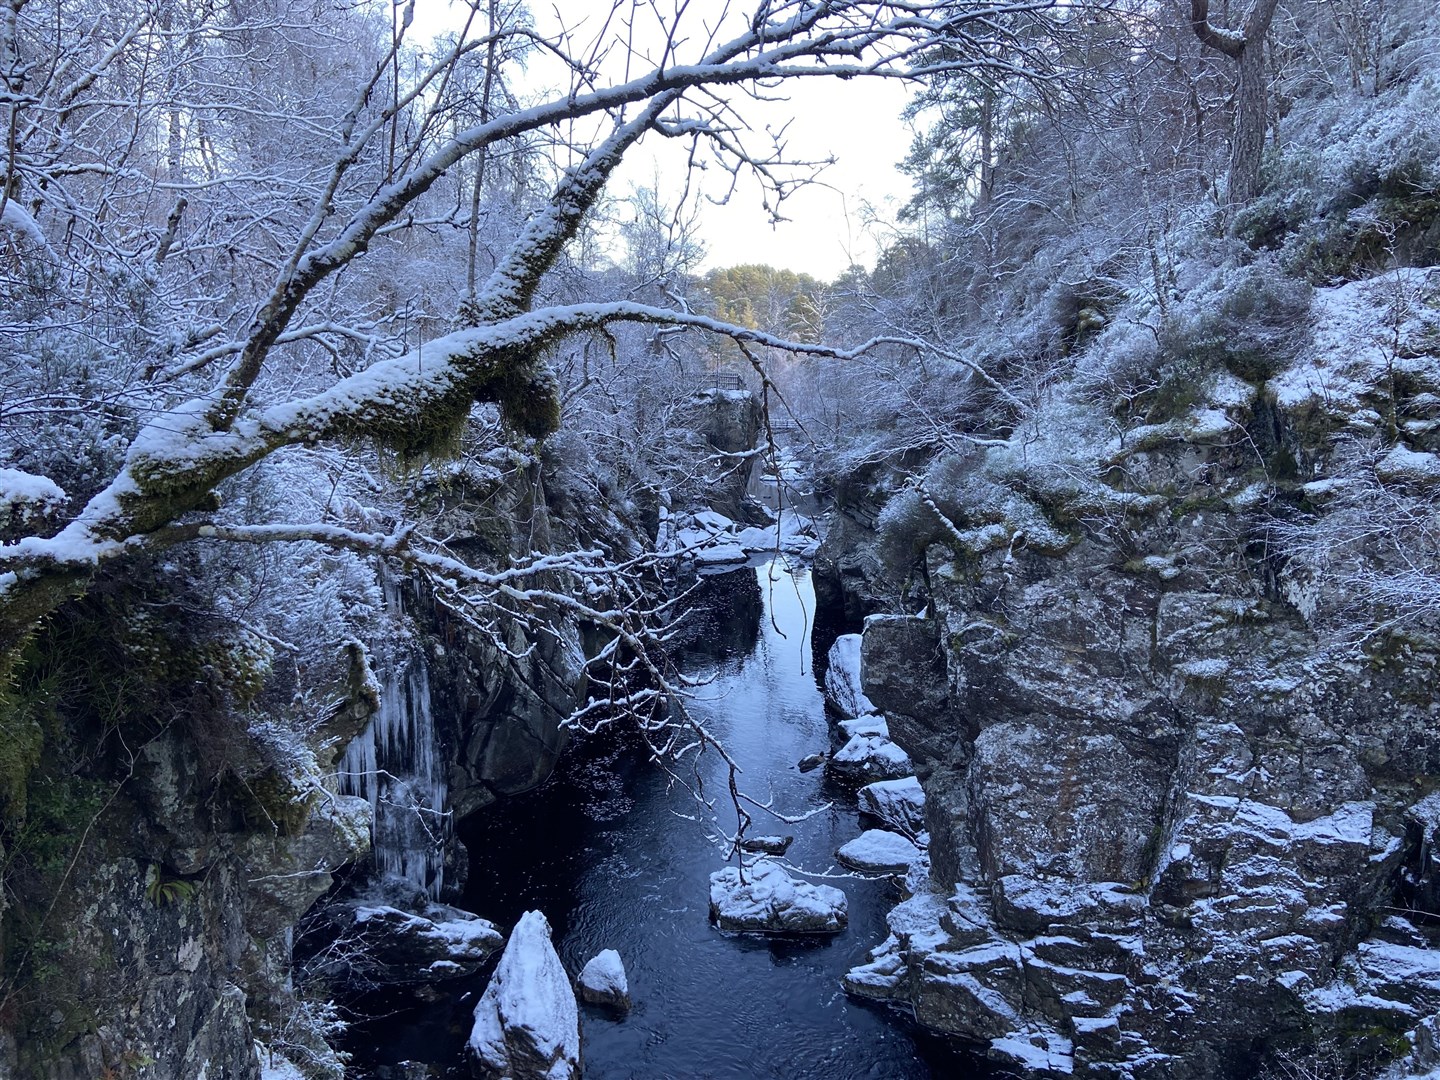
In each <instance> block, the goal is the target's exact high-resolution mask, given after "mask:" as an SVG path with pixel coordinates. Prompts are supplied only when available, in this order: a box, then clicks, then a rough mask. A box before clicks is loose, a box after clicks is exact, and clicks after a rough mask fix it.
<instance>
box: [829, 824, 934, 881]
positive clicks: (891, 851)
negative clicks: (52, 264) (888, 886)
mask: <svg viewBox="0 0 1440 1080" xmlns="http://www.w3.org/2000/svg"><path fill="white" fill-rule="evenodd" d="M922 854H923V853H922V852H921V851H920V849H919V848H918V847H916V846H915V845H914V844H913V843H911V842H910V841H909V840H907V839H906V838H905V837H903V836H901V835H900V834H899V833H893V832H886V831H885V830H884V829H866V830H865V831H864V832H863V833H861V834H860V835H859V836H857V837H856V838H855V839H854V840H851V841H850V842H849V843H848V844H844V845H843V846H842V847H841V848H840V850H839V851H837V852H836V853H835V857H836V858H838V859H839V860H840V861H841V862H842V863H844V864H845V865H846V866H849V867H853V868H854V869H856V870H866V871H869V872H870V873H874V874H903V873H905V872H906V871H908V870H909V869H910V866H911V864H912V863H914V862H915V861H916V860H918V859H920V858H921V856H922Z"/></svg>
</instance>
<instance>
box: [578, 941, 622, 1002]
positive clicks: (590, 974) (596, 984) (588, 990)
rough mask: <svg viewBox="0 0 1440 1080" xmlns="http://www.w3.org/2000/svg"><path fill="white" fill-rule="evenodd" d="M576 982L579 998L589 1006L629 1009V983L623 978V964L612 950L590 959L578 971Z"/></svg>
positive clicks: (617, 954)
mask: <svg viewBox="0 0 1440 1080" xmlns="http://www.w3.org/2000/svg"><path fill="white" fill-rule="evenodd" d="M577 982H578V985H579V987H580V997H581V998H583V999H584V1000H585V1001H588V1002H589V1003H590V1004H591V1005H608V1006H610V1007H611V1008H616V1009H628V1008H630V983H629V981H628V980H627V979H626V978H625V964H624V963H623V962H622V961H621V959H620V954H619V953H617V952H616V951H615V950H614V949H603V950H601V951H600V952H599V953H596V954H595V955H594V956H593V957H591V958H590V960H589V962H588V963H586V965H585V966H584V967H583V968H581V969H580V978H579V979H578V980H577Z"/></svg>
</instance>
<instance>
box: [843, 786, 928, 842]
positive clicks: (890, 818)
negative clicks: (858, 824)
mask: <svg viewBox="0 0 1440 1080" xmlns="http://www.w3.org/2000/svg"><path fill="white" fill-rule="evenodd" d="M857 796H858V798H859V800H860V809H861V811H862V812H863V813H866V814H869V815H870V816H871V817H876V818H879V819H880V820H881V821H883V822H884V823H885V824H886V825H888V826H889V827H890V828H892V829H894V830H895V831H896V832H901V833H904V834H905V835H906V836H914V835H915V834H916V833H918V832H920V831H921V830H922V829H924V828H925V791H924V789H923V788H922V787H921V786H920V781H919V780H917V779H915V777H913V776H905V777H901V778H900V779H899V780H877V781H876V782H875V783H873V784H866V785H865V786H864V787H862V788H861V789H860V791H859V792H858V793H857Z"/></svg>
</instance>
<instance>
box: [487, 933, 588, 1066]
mask: <svg viewBox="0 0 1440 1080" xmlns="http://www.w3.org/2000/svg"><path fill="white" fill-rule="evenodd" d="M467 1050H468V1052H469V1055H470V1063H471V1072H472V1073H473V1075H475V1076H477V1077H486V1078H500V1077H505V1078H507V1080H577V1078H578V1077H579V1076H580V1010H579V1008H578V1007H577V1006H576V1004H575V991H574V990H572V989H571V988H570V979H569V977H568V976H567V975H566V974H565V968H564V965H562V964H561V963H560V957H559V955H557V954H556V952H555V946H554V945H552V944H551V943H550V924H549V922H547V921H546V919H545V916H544V915H542V914H541V913H540V912H538V911H527V912H526V913H525V914H524V915H522V916H521V917H520V921H519V922H518V923H516V924H515V929H514V930H513V931H511V934H510V941H509V942H508V943H507V944H506V946H505V951H504V953H502V954H501V956H500V964H499V966H498V967H496V968H495V974H494V975H493V976H491V979H490V985H489V986H487V987H486V988H485V993H484V995H483V996H482V997H481V998H480V1002H479V1004H478V1005H476V1006H475V1025H474V1027H472V1028H471V1030H470V1039H469V1042H468V1043H467Z"/></svg>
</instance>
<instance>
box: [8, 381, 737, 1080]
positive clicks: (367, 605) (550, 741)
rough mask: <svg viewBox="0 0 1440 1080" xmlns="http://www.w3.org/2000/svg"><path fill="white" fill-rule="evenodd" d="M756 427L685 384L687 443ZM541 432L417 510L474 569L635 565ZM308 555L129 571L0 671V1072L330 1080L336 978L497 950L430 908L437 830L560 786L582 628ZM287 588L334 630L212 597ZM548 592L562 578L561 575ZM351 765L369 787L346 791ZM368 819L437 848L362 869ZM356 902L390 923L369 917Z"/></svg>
mask: <svg viewBox="0 0 1440 1080" xmlns="http://www.w3.org/2000/svg"><path fill="white" fill-rule="evenodd" d="M758 411H759V410H758V406H757V405H756V403H755V401H754V399H753V398H752V397H750V396H749V395H748V394H741V393H722V392H714V393H708V394H704V393H702V394H700V395H698V396H697V398H696V400H695V401H694V402H693V403H692V405H691V409H690V413H689V414H688V415H689V416H690V419H691V420H692V421H693V423H694V424H695V427H696V431H695V434H694V442H695V447H694V449H695V452H696V453H697V454H704V453H707V452H713V451H714V450H716V449H719V450H721V451H723V452H735V453H739V452H743V451H744V450H747V449H748V448H749V447H750V446H753V444H754V437H755V432H756V430H757V427H758ZM555 443H556V445H554V446H552V447H548V448H545V449H544V450H543V451H542V452H541V453H540V454H537V455H534V456H531V455H526V454H523V453H519V452H517V451H513V450H509V449H501V450H497V451H494V452H492V453H490V454H488V455H482V456H479V457H471V458H468V459H466V460H465V461H463V462H459V463H456V464H454V465H453V466H447V467H441V468H438V469H433V470H429V471H427V472H426V473H425V474H423V475H422V476H420V477H418V478H412V479H411V481H410V484H411V488H410V491H409V494H408V498H409V499H410V500H411V502H412V504H413V506H414V507H415V512H417V513H419V514H421V515H422V516H423V518H424V520H425V522H426V528H427V530H428V531H431V532H433V533H434V534H436V535H442V536H447V537H448V538H449V547H450V550H451V551H453V552H455V553H456V554H457V555H458V556H460V557H461V558H463V559H465V560H466V561H467V562H469V563H470V564H471V565H474V566H478V567H491V568H493V567H497V566H504V565H508V561H509V560H510V559H512V558H514V557H524V556H528V555H530V554H531V553H534V552H548V551H566V550H577V549H583V548H593V547H595V546H597V545H603V546H605V548H606V549H607V550H608V551H611V552H613V553H614V554H615V555H616V556H617V557H629V556H633V555H635V554H638V553H639V552H640V551H641V550H642V549H643V548H644V547H645V546H646V545H647V544H649V543H650V542H651V540H652V538H653V536H654V526H653V521H648V522H647V519H654V518H656V517H657V514H656V512H655V510H656V507H655V506H651V507H649V508H648V510H647V507H646V506H643V505H640V506H635V505H631V506H625V505H623V504H622V500H620V499H619V498H618V497H615V496H614V495H613V493H611V492H608V491H607V490H606V489H605V487H604V480H603V477H602V476H601V475H600V474H599V473H598V472H597V471H596V470H595V469H594V467H593V462H591V461H590V459H589V458H588V456H587V455H586V454H585V453H584V450H583V447H578V446H576V445H573V444H567V443H566V442H565V437H564V436H563V435H562V436H559V437H557V439H556V441H555ZM723 471H724V475H723V476H720V477H718V478H717V479H716V482H715V483H714V484H713V485H710V486H711V487H712V488H713V490H714V491H715V493H716V494H717V497H720V498H722V499H726V500H729V502H734V503H735V504H736V505H738V503H739V500H740V499H742V498H743V492H744V483H745V473H744V472H741V471H738V470H735V469H732V468H730V467H729V466H728V465H727V466H726V467H725V469H724V470H723ZM653 497H654V499H655V501H656V502H657V504H658V499H659V495H658V493H653ZM727 505H728V503H727ZM339 512H340V513H342V514H344V513H355V514H360V515H362V520H363V514H364V513H366V511H361V510H353V509H347V508H345V507H343V506H342V507H340V508H339ZM367 524H368V523H367ZM211 554H212V555H213V554H214V553H211ZM206 558H207V559H209V558H210V556H208V555H207V556H206ZM261 558H262V560H263V559H268V558H269V554H268V553H267V554H266V555H264V556H262V557H261ZM299 559H300V561H299V562H297V563H294V564H289V563H284V562H283V560H282V562H281V563H280V564H278V568H277V567H276V566H271V565H270V564H269V563H266V562H264V561H262V562H259V563H255V564H249V563H244V562H240V563H232V562H231V561H229V557H228V556H227V555H226V554H224V553H221V554H220V555H219V557H218V558H215V559H213V560H211V561H208V562H207V561H206V560H205V559H201V558H200V557H199V556H198V555H196V554H195V553H182V554H180V555H177V556H176V557H175V558H173V559H172V560H170V561H169V562H167V563H165V564H163V565H150V564H145V565H142V566H139V567H130V568H128V571H127V575H128V576H126V577H119V576H117V577H116V578H115V580H113V581H106V582H101V583H98V584H97V585H96V586H95V587H94V588H92V590H91V592H90V594H89V595H88V596H87V598H86V599H85V600H83V601H80V602H79V603H77V604H76V605H74V606H73V607H71V608H69V609H66V611H65V612H64V613H62V615H61V616H58V617H57V618H56V619H54V620H53V621H52V622H51V623H50V624H49V625H47V626H46V627H44V628H42V629H41V631H40V632H38V633H37V634H36V635H35V638H34V640H33V641H32V643H31V644H30V646H29V647H28V648H27V652H26V654H25V657H24V658H23V662H22V663H21V664H20V665H19V666H18V667H17V669H16V670H15V671H13V672H11V673H9V675H10V679H9V685H8V687H7V689H6V692H5V693H4V694H3V695H0V734H3V736H4V739H3V742H0V825H3V828H0V885H3V889H0V916H3V918H0V956H3V965H0V1077H3V1078H4V1080H10V1078H12V1077H13V1078H15V1080H82V1078H83V1080H95V1078H96V1077H102V1076H104V1077H111V1076H114V1077H123V1078H125V1080H155V1078H164V1080H202V1078H207V1077H208V1078H210V1080H214V1078H215V1077H225V1078H227V1080H230V1078H234V1080H255V1078H258V1077H259V1076H260V1075H261V1070H262V1066H265V1065H274V1066H276V1067H282V1066H283V1067H284V1068H290V1067H291V1066H293V1067H294V1068H296V1069H298V1070H299V1072H300V1074H301V1075H303V1076H305V1077H308V1078H321V1077H326V1078H338V1077H340V1076H341V1075H342V1074H343V1069H344V1066H343V1062H342V1059H341V1058H340V1057H339V1056H337V1054H336V1053H335V1050H334V1048H333V1046H332V1045H331V1042H333V1041H334V1038H335V1036H336V1035H337V1034H338V1033H339V1032H340V1031H341V1030H342V1029H343V1025H342V1024H341V1023H340V1017H339V1014H338V1013H337V1012H336V1010H335V1009H334V1007H333V1004H332V998H333V997H334V996H335V994H336V993H337V992H339V991H341V990H343V988H344V985H345V984H346V983H347V982H357V981H358V982H363V983H364V984H365V985H367V986H398V987H402V988H407V989H412V990H415V991H416V992H417V993H422V994H423V993H425V992H427V987H428V986H429V985H430V984H433V983H435V982H437V981H443V980H444V979H445V978H452V977H456V976H459V975H465V974H472V973H473V972H474V971H475V970H477V969H478V967H479V966H480V964H481V963H482V962H483V961H484V959H485V957H487V956H488V955H490V954H491V953H492V952H493V951H494V950H495V949H496V948H497V947H498V946H499V944H500V943H501V941H502V940H503V939H502V936H501V934H499V933H498V932H496V930H495V928H493V927H491V926H490V925H489V924H488V923H485V922H484V921H483V920H477V919H475V918H474V916H473V915H470V914H469V913H466V912H462V911H458V910H455V909H452V908H448V907H445V906H444V905H441V904H435V903H433V899H434V898H435V896H436V895H437V894H443V896H444V897H445V898H448V899H452V900H453V899H454V898H455V897H457V896H458V895H459V892H460V890H461V888H462V886H463V884H464V878H465V872H466V870H465V868H466V859H465V854H464V849H463V846H462V845H460V844H459V842H458V841H457V840H456V839H455V832H454V829H453V828H451V827H449V825H448V824H446V823H448V822H450V821H453V820H456V819H459V818H463V817H465V816H468V815H471V814H475V813H477V812H483V810H484V809H485V808H486V807H487V806H490V805H492V804H493V803H494V802H495V801H496V800H498V799H501V798H504V797H506V796H508V795H512V794H516V793H519V792H522V791H525V790H528V789H529V788H532V787H534V786H535V785H537V784H539V783H541V782H543V781H544V779H545V778H546V777H548V776H549V774H550V772H551V770H552V769H553V768H554V767H555V764H556V762H557V761H558V759H559V757H560V755H561V754H562V753H563V752H564V751H565V749H566V747H567V745H568V742H569V731H568V729H567V728H565V727H564V726H563V724H564V721H565V720H566V719H567V718H568V717H569V716H570V714H571V713H572V712H573V711H574V709H575V708H576V706H577V705H578V704H579V703H580V702H582V701H583V700H584V696H585V693H586V690H587V685H586V674H585V662H586V658H587V657H589V656H593V655H594V654H595V650H596V649H597V648H598V644H599V642H598V640H597V639H596V637H595V634H594V632H593V629H592V628H588V627H584V626H582V625H580V624H579V623H578V622H577V621H576V620H575V619H573V618H556V619H550V620H549V621H547V622H545V623H544V625H543V626H541V625H538V624H536V625H529V626H527V625H522V624H521V623H520V622H517V621H514V620H507V619H506V618H505V617H504V616H503V614H497V615H496V616H495V617H494V618H493V619H491V620H489V621H485V620H477V619H476V617H475V614H474V612H472V611H468V610H466V609H465V608H464V607H463V606H462V605H458V604H456V603H455V602H454V598H453V597H446V596H442V595H438V594H437V593H436V592H435V590H434V589H432V588H427V587H422V586H421V585H420V584H418V583H417V582H415V581H413V580H410V579H408V578H406V577H405V576H404V575H403V574H398V573H394V572H388V573H386V572H382V573H381V575H380V577H379V578H378V579H377V577H376V570H375V568H374V566H373V565H370V564H366V563H364V562H357V561H355V560H347V559H335V558H331V557H330V556H327V555H318V556H312V557H310V558H308V559H307V558H305V557H304V556H300V557H299ZM286 574H289V575H291V576H295V577H296V579H297V580H296V582H295V583H293V585H292V586H291V591H292V592H293V593H294V596H286V597H282V598H281V599H280V600H279V601H277V602H276V606H277V608H281V609H283V608H284V607H285V606H286V605H287V604H288V605H291V606H294V605H296V604H297V603H301V602H303V603H306V604H308V603H311V602H312V600H311V597H310V596H309V595H307V594H308V593H312V592H313V593H315V594H317V595H318V596H319V597H320V598H319V599H315V600H313V603H314V605H315V607H316V610H317V611H321V612H324V613H328V615H329V617H331V618H332V620H333V621H332V622H330V623H323V622H322V623H320V624H315V623H314V622H313V619H312V621H311V622H304V621H298V622H297V623H296V625H298V626H299V627H300V628H301V629H300V632H301V633H307V634H313V635H315V637H314V639H313V640H311V639H303V640H302V644H301V645H297V646H289V645H286V644H285V643H283V642H280V639H279V638H275V637H273V636H267V635H266V634H265V633H264V632H263V630H261V629H259V628H258V627H257V625H256V624H257V623H258V622H259V621H260V620H261V619H264V618H266V617H267V616H269V615H270V614H271V612H270V611H269V610H268V609H267V608H266V606H265V603H263V602H259V601H257V602H255V604H254V608H255V611H254V612H253V613H250V614H248V615H247V617H246V618H245V619H242V620H233V619H230V618H228V617H225V616H222V615H221V614H220V613H219V611H218V610H207V609H206V608H205V606H204V601H203V597H204V596H206V595H207V590H211V593H209V595H213V593H214V592H217V591H219V590H217V589H216V588H215V585H214V582H215V581H216V580H217V579H218V580H222V581H223V580H225V579H227V578H244V579H248V580H250V581H253V582H255V583H257V585H258V584H260V583H263V582H264V581H265V580H266V579H267V578H269V577H283V576H285V575H286ZM540 584H541V585H542V587H546V588H555V589H556V590H559V591H563V590H564V589H565V588H567V587H574V586H573V583H567V581H566V580H565V578H564V576H563V575H561V574H555V575H553V576H552V577H550V578H546V579H543V580H542V581H541V583H540ZM332 594H333V602H330V599H328V598H332ZM251 595H252V596H253V595H254V594H253V593H252V594H251ZM197 597H199V598H202V599H196V598H197ZM296 597H298V598H299V599H298V600H297V599H296ZM355 612H362V613H363V614H361V615H355V614H354V613H355ZM285 614H287V613H286V612H284V611H281V612H280V615H279V616H277V621H279V619H280V617H281V616H283V615H285ZM352 616H353V617H352ZM296 618H297V619H298V618H299V617H298V616H296ZM307 618H309V616H307ZM292 633H293V631H292ZM347 637H348V640H347V641H346V643H345V644H343V645H342V644H341V641H340V639H341V638H347ZM322 638H323V639H324V640H321V639H322ZM331 638H334V639H336V640H334V641H331V640H330V639H331ZM422 724H423V725H433V730H429V731H425V732H421V731H420V730H419V727H420V725H422ZM347 750H348V751H349V753H348V754H347ZM420 758H424V759H425V760H423V761H421V760H419V759H420ZM411 759H416V760H411ZM411 767H413V768H414V771H415V773H416V775H415V776H413V777H411V776H409V775H399V774H401V773H404V772H405V770H407V769H410V768H411ZM356 768H368V769H370V770H372V772H375V773H376V775H374V776H371V777H370V778H369V779H368V780H366V779H365V778H363V777H356V776H342V775H341V774H342V773H345V772H346V771H347V770H351V771H352V772H353V771H354V770H355V769H356ZM392 770H394V773H395V775H387V776H382V775H380V774H381V773H386V774H389V773H391V771H392ZM397 781H398V782H397ZM346 792H350V793H348V794H347V793H346ZM382 803H394V804H398V805H399V810H400V817H401V818H403V819H405V820H403V821H399V823H398V825H399V827H393V828H392V827H388V826H387V827H386V828H383V829H376V830H375V839H376V843H377V844H391V845H393V844H395V843H413V844H416V845H425V846H426V850H424V851H403V852H388V853H383V854H385V855H387V856H388V857H376V853H372V850H371V839H372V824H373V822H372V818H373V816H374V815H375V814H376V812H377V807H380V808H382V809H386V810H387V812H393V811H394V809H395V807H393V806H390V807H383V806H381V804H382ZM432 803H440V804H441V805H431V804H432ZM412 804H413V805H412ZM392 816H393V815H392ZM416 822H419V823H421V825H422V827H420V828H411V827H409V826H410V825H413V824H414V823H416ZM390 824H391V825H396V822H394V821H392V822H391V823H390ZM342 881H344V882H345V883H346V884H345V886H344V888H338V889H337V884H338V883H340V882H342ZM365 896H372V897H378V898H379V899H372V900H370V901H368V902H369V903H371V905H372V906H373V904H375V903H380V902H382V901H383V902H384V903H387V904H388V903H394V904H398V905H400V906H401V907H404V908H408V912H407V911H402V910H395V909H394V908H391V907H386V908H385V909H384V911H385V912H386V914H385V915H384V916H383V917H382V916H377V915H375V913H374V911H367V910H366V909H365V906H364V905H365V903H366V902H367V901H365V900H364V899H357V897H361V898H363V897H365ZM317 901H320V902H322V906H321V907H319V908H317ZM362 923H364V925H363V926H362V925H361V924H362ZM301 927H303V928H304V930H305V933H306V935H307V937H306V940H305V941H304V944H303V948H302V949H301V950H300V952H302V953H303V956H302V957H301V959H302V970H297V969H296V966H295V960H296V955H295V952H296V950H295V944H296V935H297V928H301ZM322 937H323V938H324V939H325V940H324V941H323V942H320V943H318V944H317V941H316V940H315V939H317V938H322ZM307 973H308V974H310V975H312V976H314V978H313V979H311V981H310V984H309V985H305V984H304V983H305V980H304V979H303V978H301V977H300V976H303V975H305V974H307Z"/></svg>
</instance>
